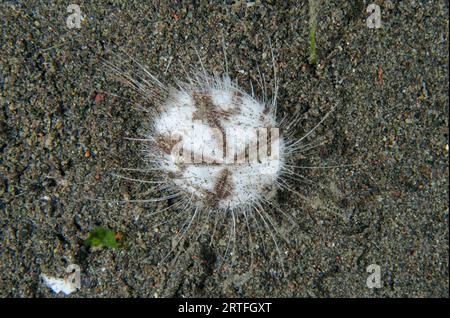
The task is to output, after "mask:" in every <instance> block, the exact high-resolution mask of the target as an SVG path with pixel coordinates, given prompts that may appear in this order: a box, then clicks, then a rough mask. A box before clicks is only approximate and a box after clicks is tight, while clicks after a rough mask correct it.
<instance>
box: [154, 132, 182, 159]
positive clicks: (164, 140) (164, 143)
mask: <svg viewBox="0 0 450 318" xmlns="http://www.w3.org/2000/svg"><path fill="white" fill-rule="evenodd" d="M182 139H183V137H182V136H178V138H173V136H164V135H158V136H156V137H155V140H156V144H157V145H158V147H159V148H160V149H161V150H162V151H163V152H164V153H165V154H167V155H170V154H171V153H172V149H173V147H174V146H175V145H176V144H178V143H179V142H181V140H182Z"/></svg>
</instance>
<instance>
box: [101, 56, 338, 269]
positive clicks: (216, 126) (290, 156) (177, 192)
mask: <svg viewBox="0 0 450 318" xmlns="http://www.w3.org/2000/svg"><path fill="white" fill-rule="evenodd" d="M132 60H133V63H135V64H136V65H138V66H139V70H140V72H141V73H140V74H139V75H137V73H136V72H131V73H130V72H128V73H127V72H124V71H123V65H113V64H110V63H106V64H107V65H108V66H109V67H110V68H111V69H112V70H113V71H114V73H116V74H118V75H119V77H120V78H121V79H122V80H123V81H125V83H126V84H128V85H130V86H131V87H133V88H134V89H136V90H137V91H138V92H139V93H141V94H142V95H143V96H144V97H145V98H146V99H147V100H148V102H149V103H150V104H151V105H149V107H146V108H145V111H146V112H147V113H148V114H149V115H150V117H151V120H150V122H151V129H150V130H149V131H148V132H147V134H146V136H145V138H142V139H136V140H139V141H144V142H145V143H146V147H145V157H146V161H147V163H148V164H149V165H150V167H147V168H146V169H144V172H149V171H151V172H156V173H155V175H157V176H159V180H152V181H145V182H149V183H152V184H156V186H155V189H154V190H155V192H156V193H159V194H161V193H162V192H165V191H172V192H171V193H170V194H169V195H167V196H159V197H156V198H149V199H145V200H135V202H159V201H164V200H168V199H172V198H177V199H180V200H179V203H178V204H176V205H177V209H181V210H182V212H180V213H178V214H177V215H180V214H182V213H184V211H192V212H191V215H190V216H189V217H188V218H187V219H186V222H185V223H184V224H183V226H182V227H181V229H180V231H179V233H178V238H177V239H176V244H175V245H173V246H172V250H171V252H172V251H173V250H174V246H176V245H177V244H178V243H179V242H180V241H181V239H182V238H183V237H184V236H185V234H186V233H187V232H188V231H189V229H191V225H192V223H193V222H194V220H196V219H199V218H201V217H202V216H203V215H204V213H203V212H207V214H208V218H209V215H210V214H215V215H218V214H221V215H226V216H230V219H231V221H232V222H231V224H232V227H231V228H232V231H233V233H232V235H233V237H234V239H235V235H236V219H237V218H238V217H240V215H242V216H243V218H244V219H245V224H246V226H247V229H248V230H249V232H250V226H249V223H250V221H249V220H250V218H253V219H254V220H255V221H256V225H257V226H258V228H259V227H260V225H259V223H260V224H261V225H262V227H264V228H266V229H267V230H268V232H269V234H270V235H271V237H272V239H273V242H274V244H275V246H276V249H277V252H278V254H279V258H280V263H281V265H282V267H283V259H282V258H283V257H282V256H281V254H282V253H281V251H280V249H279V247H278V244H277V240H276V239H275V236H276V234H279V233H278V229H277V226H276V223H277V222H275V221H274V219H273V218H272V216H271V215H270V214H269V213H267V209H266V207H267V205H270V206H271V207H272V208H274V209H276V210H277V211H278V212H279V213H280V215H281V216H282V217H285V218H286V219H289V221H291V222H292V218H291V216H290V215H289V214H288V213H286V212H284V211H282V209H280V208H279V206H278V205H277V204H276V202H274V201H273V200H271V199H272V197H273V194H274V193H276V192H275V190H276V189H282V190H288V191H291V192H293V193H295V194H299V193H298V192H297V191H295V190H294V189H293V188H292V187H291V186H289V181H293V180H294V182H298V181H299V179H300V182H301V181H302V180H301V179H302V177H303V176H302V175H301V174H298V173H297V172H296V171H295V170H296V169H297V168H316V167H299V166H296V165H295V161H296V159H297V158H298V156H299V155H300V156H301V155H302V154H303V153H304V152H305V151H308V150H311V149H312V148H315V147H318V146H320V145H323V144H324V143H325V141H324V140H320V141H319V142H317V143H309V144H305V143H304V139H306V138H309V137H310V136H311V135H312V133H313V132H314V131H315V130H316V129H317V128H318V127H319V125H321V124H322V123H323V121H324V120H325V119H326V118H327V117H328V115H329V114H330V113H331V112H332V110H330V111H329V112H328V113H327V114H326V115H325V116H324V117H323V118H322V119H321V120H320V122H319V123H317V125H316V126H314V127H313V128H312V129H310V130H309V131H308V132H307V133H306V134H305V135H304V136H303V137H301V138H299V139H295V138H294V132H295V130H294V129H293V128H294V127H295V125H296V124H297V123H298V122H299V119H300V118H299V116H300V115H299V113H296V114H293V115H291V116H289V117H290V118H288V120H285V119H286V117H285V118H284V119H283V120H281V121H280V122H278V121H277V115H276V114H277V110H276V108H277V103H276V100H277V91H278V82H277V78H276V68H275V61H274V58H273V54H272V63H273V65H274V74H273V75H274V83H275V84H274V87H273V90H272V98H271V99H270V100H269V99H268V98H267V92H266V85H265V83H264V81H263V79H262V80H261V81H260V82H259V87H260V88H261V90H262V91H263V95H264V98H263V99H262V100H258V99H257V98H256V97H255V95H254V93H253V89H252V93H251V94H248V93H246V92H245V91H243V90H242V89H241V88H240V87H239V86H238V85H237V84H236V83H234V82H233V81H231V79H230V78H229V76H228V72H226V75H225V76H223V77H217V76H210V75H208V74H207V72H206V71H205V69H204V67H203V64H202V70H203V71H202V72H199V73H195V74H194V75H192V76H188V75H186V76H187V81H186V82H178V83H177V84H176V85H175V86H174V87H169V86H167V85H165V84H163V83H161V82H160V81H159V80H158V79H157V78H156V77H155V76H154V75H153V74H151V73H150V72H148V71H147V69H146V68H145V67H143V66H142V65H141V64H139V63H138V62H137V61H135V60H134V59H132ZM130 170H136V169H130ZM137 171H141V170H139V169H137ZM124 178H125V179H127V180H130V181H143V180H142V179H133V178H127V177H124ZM174 206H175V204H174ZM164 210H165V209H164ZM258 219H259V221H258ZM171 220H172V219H171V218H170V219H169V220H168V221H165V222H164V223H166V222H169V221H171ZM293 223H295V222H293ZM211 237H213V235H212V236H211ZM250 240H251V237H250ZM229 243H230V242H229ZM263 244H264V243H263ZM228 248H229V246H227V250H226V251H225V254H227V253H228ZM169 254H170V253H169Z"/></svg>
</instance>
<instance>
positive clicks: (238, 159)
mask: <svg viewBox="0 0 450 318" xmlns="http://www.w3.org/2000/svg"><path fill="white" fill-rule="evenodd" d="M273 110H274V108H272V109H270V108H269V106H268V105H264V104H262V103H260V102H258V101H257V100H256V99H255V98H254V97H253V96H250V95H248V94H246V93H245V92H244V91H242V90H241V89H240V88H239V87H238V86H236V85H234V84H233V83H232V82H231V81H230V79H229V78H227V77H225V78H210V77H207V76H204V75H203V76H202V77H199V78H198V80H197V81H195V82H194V81H192V82H190V83H189V84H185V85H182V86H180V87H179V89H177V90H173V91H171V92H168V95H167V98H166V100H165V101H164V103H163V104H162V105H160V107H159V109H158V114H156V116H155V117H156V118H155V120H154V129H153V131H152V132H151V133H150V134H149V135H148V139H151V140H153V141H154V144H153V147H150V148H149V149H148V155H149V156H153V157H156V158H157V159H158V161H157V162H158V163H157V165H158V167H159V168H160V169H161V172H162V173H164V174H165V175H167V176H168V178H170V179H171V181H172V182H173V184H174V185H175V186H176V188H177V189H179V191H180V193H181V194H183V195H187V196H189V197H192V199H191V200H192V204H193V205H194V206H195V207H198V208H202V209H220V210H222V211H230V210H231V211H235V210H239V209H241V210H242V209H245V208H248V207H250V206H253V205H254V204H255V202H259V201H261V198H262V197H266V198H267V197H268V196H270V194H271V193H273V189H274V185H275V181H276V180H277V178H278V175H279V173H280V170H281V166H282V162H283V158H282V152H281V151H280V147H281V148H282V145H283V140H282V137H280V136H279V131H278V127H277V124H276V119H275V114H274V111H273ZM153 161H154V160H153Z"/></svg>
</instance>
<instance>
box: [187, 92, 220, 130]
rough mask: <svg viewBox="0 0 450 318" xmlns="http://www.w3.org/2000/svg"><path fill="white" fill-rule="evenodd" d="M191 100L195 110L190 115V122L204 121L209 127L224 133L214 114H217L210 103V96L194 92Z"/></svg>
mask: <svg viewBox="0 0 450 318" xmlns="http://www.w3.org/2000/svg"><path fill="white" fill-rule="evenodd" d="M192 98H193V99H194V107H195V108H196V111H195V112H194V113H193V115H192V120H202V121H205V122H207V123H208V124H209V125H210V126H211V127H216V128H218V129H219V130H220V131H221V132H222V133H225V132H224V129H223V127H222V124H221V123H220V121H219V118H218V116H217V114H216V113H217V112H216V110H215V106H214V104H213V102H212V98H211V95H209V94H204V93H197V92H194V93H193V94H192Z"/></svg>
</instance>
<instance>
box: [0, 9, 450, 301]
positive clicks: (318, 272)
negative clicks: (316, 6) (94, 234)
mask: <svg viewBox="0 0 450 318" xmlns="http://www.w3.org/2000/svg"><path fill="white" fill-rule="evenodd" d="M116 2H117V3H116ZM163 2H164V3H163V4H158V5H144V4H141V1H108V2H104V3H103V2H102V1H100V2H98V1H95V2H94V1H92V3H88V2H83V1H77V3H78V4H80V6H81V11H82V14H84V16H85V19H84V20H83V22H82V24H81V28H80V29H72V30H70V29H68V28H67V26H66V23H65V19H66V17H67V15H68V13H66V8H67V5H68V4H69V3H68V2H64V3H61V4H53V5H49V4H42V2H41V1H26V4H17V3H16V1H7V2H4V3H2V4H0V17H1V22H0V23H1V38H0V45H1V50H0V69H1V73H0V84H1V91H0V93H1V94H0V98H1V99H0V101H1V110H0V149H1V157H0V210H1V215H0V244H1V245H0V246H1V249H0V296H3V297H5V296H13V297H55V294H54V293H53V292H52V291H51V290H50V289H49V288H47V287H46V286H45V285H44V284H43V283H42V282H41V280H40V279H39V276H40V274H41V273H46V274H49V275H52V276H62V275H63V274H64V269H65V267H66V266H67V265H68V264H71V263H75V264H79V265H80V266H81V280H82V287H81V290H79V291H77V292H76V293H73V294H71V295H70V296H69V297H115V296H121V297H129V296H141V297H153V296H159V297H167V296H175V297H180V296H185V297H194V296H197V297H214V296H224V297H240V296H274V297H340V296H347V297H401V296H407V297H431V296H434V297H436V296H448V286H449V273H448V260H449V258H448V257H449V255H448V248H449V246H448V239H449V237H448V210H449V209H448V186H449V182H448V177H449V176H448V106H449V105H448V95H447V90H448V1H442V0H441V1H398V3H399V4H390V3H389V2H387V4H383V3H384V1H375V2H376V3H379V4H380V5H381V10H382V28H380V29H369V28H368V27H367V26H366V21H365V19H366V17H367V16H368V14H367V13H366V11H365V9H366V7H367V5H368V4H369V2H366V1H349V2H345V1H337V0H334V1H324V5H323V6H322V7H321V8H320V11H319V22H318V30H317V46H318V59H319V63H320V64H319V66H318V68H317V70H313V69H311V68H310V67H308V66H307V61H308V55H309V32H308V5H307V2H305V3H303V2H302V3H301V4H296V3H295V2H290V3H289V2H288V1H282V3H283V4H271V3H274V2H275V1H256V3H255V4H254V5H253V6H247V5H246V4H245V3H242V4H234V5H231V4H220V5H219V4H207V3H206V1H196V4H195V5H193V4H188V1H186V3H185V4H184V5H181V4H180V5H169V4H167V3H166V2H168V1H163ZM217 2H218V3H219V1H217ZM277 2H278V1H277ZM280 2H281V1H280ZM395 2H397V1H395ZM115 3H116V4H115ZM350 3H351V4H350ZM222 35H223V38H224V39H225V43H226V50H227V56H228V61H229V68H230V75H231V76H232V77H233V78H234V79H237V80H238V81H239V83H240V84H241V85H242V86H243V87H244V88H245V89H246V90H250V85H249V83H250V79H251V80H252V81H253V82H254V83H255V79H256V78H257V75H258V72H257V66H258V65H260V68H261V72H262V73H263V74H264V76H265V79H266V81H267V82H270V81H271V80H272V79H273V73H272V63H271V57H270V48H269V41H268V39H269V38H271V41H272V46H273V48H274V52H275V55H276V61H277V68H278V76H279V78H280V81H281V87H280V92H279V93H280V95H279V99H278V103H279V107H280V116H284V115H286V114H288V115H289V114H291V115H292V114H293V112H294V111H296V110H297V111H300V112H302V114H303V116H302V118H303V120H302V121H301V122H300V125H299V126H298V128H297V129H298V133H297V135H298V136H299V137H301V136H302V135H303V134H304V133H305V132H307V131H308V129H311V128H312V127H313V126H314V125H315V124H316V123H317V122H318V121H319V120H320V119H321V117H322V116H323V115H324V114H325V113H326V112H327V111H328V110H329V109H330V108H331V107H332V106H336V107H337V108H336V110H335V111H334V113H333V114H332V116H331V117H330V118H329V119H328V120H327V121H326V122H325V123H324V125H323V126H322V127H321V128H320V129H319V130H318V131H317V134H316V135H315V136H316V138H319V137H320V136H326V137H327V138H328V139H329V143H328V144H327V145H326V146H324V147H322V148H319V149H317V150H318V151H316V152H315V153H314V154H312V155H311V157H310V158H309V159H308V160H307V161H306V162H308V163H310V164H346V163H356V162H360V163H363V165H361V166H355V167H350V168H341V169H332V170H329V169H327V170H311V171H306V172H305V175H306V176H307V178H308V179H310V180H311V181H312V184H308V183H298V184H295V185H294V187H295V188H296V189H297V190H298V191H299V192H301V193H302V194H303V195H305V196H306V197H307V200H301V199H299V198H298V197H297V196H295V195H294V194H292V193H289V192H281V191H280V193H279V194H278V198H277V201H278V204H279V205H280V206H281V208H282V209H283V210H284V211H285V212H287V213H290V214H291V215H293V217H294V218H295V220H296V222H298V223H299V226H298V227H292V226H291V225H290V223H289V222H287V221H286V220H285V219H283V218H281V217H279V216H280V215H279V214H277V213H274V217H275V218H276V220H277V222H278V224H277V227H278V228H279V229H280V232H281V234H282V235H284V236H285V237H286V238H287V239H288V240H289V242H290V244H289V245H286V244H282V240H281V239H280V240H279V243H280V244H281V249H282V251H283V253H284V251H288V253H287V255H284V258H285V268H286V277H285V278H283V275H282V272H281V269H280V265H279V263H278V261H277V253H276V249H275V246H274V244H273V242H272V240H271V237H270V235H269V234H268V233H267V232H263V233H262V235H263V241H264V243H265V253H263V252H262V249H261V248H257V247H256V246H254V245H253V246H250V245H249V244H248V239H247V234H246V233H245V231H241V232H239V235H238V237H237V240H238V254H237V257H230V258H229V259H228V260H227V262H226V263H225V265H224V268H223V270H221V271H216V270H215V264H217V262H216V261H217V260H218V259H219V258H220V257H221V255H222V253H223V250H224V246H223V245H226V243H227V240H228V236H227V235H228V223H225V224H224V223H223V222H219V225H220V226H219V228H218V232H217V233H216V240H215V244H213V245H212V246H210V245H209V241H210V233H211V231H212V225H211V224H209V228H208V223H205V222H204V224H203V225H198V224H197V225H196V227H195V233H193V234H192V235H191V236H189V238H188V239H186V241H185V242H184V243H183V244H180V245H179V246H178V247H177V250H176V251H177V252H178V256H177V257H175V258H174V257H171V258H170V259H169V260H168V262H166V263H165V264H162V265H158V261H160V260H161V258H162V257H164V255H166V253H167V251H168V248H169V247H170V242H171V238H173V237H174V236H175V235H176V230H177V229H178V227H179V226H181V224H182V223H183V222H181V223H179V222H178V223H175V224H164V225H162V226H159V227H157V228H152V225H154V224H155V222H156V221H155V219H154V218H153V217H152V216H151V215H149V214H150V213H151V212H153V211H154V210H155V208H156V205H155V204H153V205H152V204H147V205H142V204H131V203H129V204H114V203H112V202H110V203H109V204H108V203H103V202H94V201H92V200H87V199H86V198H89V197H90V198H107V199H109V200H122V199H124V198H128V197H129V198H146V195H145V194H143V195H141V196H139V194H140V193H142V192H144V191H146V190H148V188H149V186H148V185H147V184H145V185H143V184H135V183H130V182H126V181H123V180H119V179H117V178H114V177H112V176H110V175H109V173H110V172H113V171H117V169H118V168H120V167H143V160H142V152H141V147H140V144H139V143H136V142H130V141H128V140H125V139H124V138H125V137H139V136H142V134H143V133H144V131H145V127H146V124H148V122H149V119H151V118H145V114H143V113H142V112H141V111H139V110H137V109H136V106H137V105H138V104H139V103H140V104H145V103H146V101H145V100H144V99H143V98H142V96H140V95H139V94H137V93H136V92H134V91H133V90H131V89H130V88H127V87H125V86H124V85H123V84H121V83H120V82H118V81H116V80H114V79H113V77H112V76H111V75H110V73H109V72H107V69H106V68H105V66H104V64H101V61H102V60H107V61H111V62H113V63H117V61H118V60H119V61H120V59H119V58H118V56H117V55H114V54H111V52H121V50H122V52H126V53H127V54H129V55H130V56H132V57H134V58H136V59H137V60H138V61H142V62H143V64H145V65H146V66H147V67H149V69H150V70H152V71H153V72H155V74H157V75H158V76H161V77H162V79H164V80H165V81H167V83H173V81H174V80H175V79H177V78H183V74H184V71H183V67H184V68H186V69H187V70H192V69H198V68H199V64H198V58H197V54H196V52H195V48H197V49H198V51H199V55H200V56H201V57H202V60H203V61H204V64H205V67H206V68H207V69H208V70H210V71H214V72H221V71H222V70H223V68H224V54H223V50H222ZM119 48H120V49H119ZM168 66H169V67H168ZM166 69H167V72H166V74H164V72H165V70H166ZM258 93H260V92H258ZM98 94H100V95H103V96H104V100H103V101H102V100H101V98H98V97H97V102H96V96H97V95H98ZM144 106H145V105H144ZM143 119H144V120H143ZM313 140H314V138H313V139H312V141H313ZM87 152H90V156H89V153H87ZM161 195H163V194H161ZM166 204H167V202H163V203H162V205H166ZM172 213H175V212H173V211H172ZM277 215H278V217H277ZM169 216H170V213H168V214H166V215H165V217H166V218H168V217H169ZM158 220H159V222H160V221H161V218H159V219H158ZM99 225H102V226H106V227H109V228H111V229H114V230H116V231H121V232H122V233H124V235H125V236H126V237H127V238H128V242H129V247H128V248H126V249H117V250H112V249H101V250H97V251H87V250H86V249H85V248H84V247H82V241H83V240H84V239H85V238H86V237H87V235H88V233H89V232H90V231H91V230H93V229H94V228H95V227H97V226H99ZM242 225H243V224H242V221H241V224H240V226H241V227H242ZM196 233H200V234H201V235H200V237H198V238H197V235H196ZM257 233H258V232H257V228H254V235H255V236H256V237H257V235H258V234H257ZM241 241H242V243H239V242H241ZM260 245H261V244H260ZM250 250H252V251H253V252H254V253H255V256H257V257H256V258H255V262H254V264H253V267H252V269H251V270H250V269H249V266H248V261H249V259H250V256H249V255H250ZM370 264H378V265H379V266H380V267H381V279H382V288H380V289H369V288H367V286H366V278H367V275H368V274H367V273H366V267H367V266H368V265H370ZM57 297H63V296H62V295H61V294H60V295H58V296H57Z"/></svg>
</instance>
